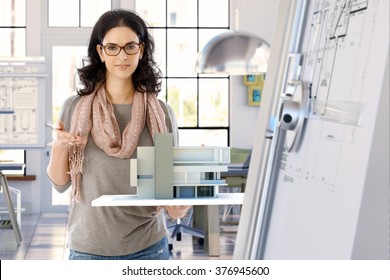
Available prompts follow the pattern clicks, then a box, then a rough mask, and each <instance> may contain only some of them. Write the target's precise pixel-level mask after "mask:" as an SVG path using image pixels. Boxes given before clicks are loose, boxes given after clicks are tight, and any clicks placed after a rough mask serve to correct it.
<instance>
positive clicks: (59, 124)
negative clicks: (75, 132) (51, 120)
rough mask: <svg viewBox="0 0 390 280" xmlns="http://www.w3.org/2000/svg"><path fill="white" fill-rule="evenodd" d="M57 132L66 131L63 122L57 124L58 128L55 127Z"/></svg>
mask: <svg viewBox="0 0 390 280" xmlns="http://www.w3.org/2000/svg"><path fill="white" fill-rule="evenodd" d="M55 129H56V130H64V123H63V122H62V121H59V122H58V123H57V124H56V127H55Z"/></svg>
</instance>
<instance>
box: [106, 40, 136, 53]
mask: <svg viewBox="0 0 390 280" xmlns="http://www.w3.org/2000/svg"><path fill="white" fill-rule="evenodd" d="M101 46H102V48H103V49H104V52H105V53H106V54H107V55H109V56H116V55H118V54H119V53H120V52H121V50H124V51H125V53H126V54H128V55H133V54H136V53H138V52H139V49H140V43H134V42H132V43H127V44H126V45H124V46H123V47H121V46H118V45H117V44H107V45H102V44H101Z"/></svg>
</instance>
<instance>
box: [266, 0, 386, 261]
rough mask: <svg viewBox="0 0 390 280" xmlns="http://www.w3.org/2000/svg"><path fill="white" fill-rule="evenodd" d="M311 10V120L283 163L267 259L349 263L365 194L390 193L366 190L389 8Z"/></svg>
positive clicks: (307, 37) (344, 1) (307, 43)
mask: <svg viewBox="0 0 390 280" xmlns="http://www.w3.org/2000/svg"><path fill="white" fill-rule="evenodd" d="M309 3H310V4H309V7H308V14H307V22H306V27H305V29H304V37H303V44H302V55H303V61H302V72H301V80H302V81H303V83H304V84H305V85H306V87H307V88H308V90H309V94H310V107H309V110H308V119H307V120H306V123H305V128H304V131H303V135H302V138H301V143H300V145H299V147H298V150H297V151H296V152H291V153H288V152H286V151H284V153H283V156H282V162H281V166H280V172H279V178H278V183H277V188H276V195H275V201H274V207H273V211H272V218H271V223H270V228H269V232H268V241H267V248H266V251H265V257H266V258H305V259H306V258H323V259H329V258H330V259H332V258H336V259H350V258H353V257H354V256H353V252H354V246H356V243H355V242H356V240H355V235H356V231H357V229H358V222H359V215H360V214H362V212H361V211H364V209H362V208H361V207H362V205H361V204H362V199H363V195H364V192H365V188H378V187H382V189H383V187H385V188H386V187H387V190H388V188H389V186H375V185H366V176H367V172H368V170H367V169H368V164H369V161H370V152H371V151H372V149H371V145H372V141H373V136H374V129H375V124H376V122H377V121H381V120H377V112H378V107H379V105H380V102H381V94H387V95H388V92H387V93H382V86H383V79H384V78H385V79H386V77H384V73H385V67H386V63H388V52H389V22H388V18H389V4H388V1H379V0H356V1H350V0H335V1H331V0H316V1H309ZM387 81H388V77H387ZM387 106H388V105H387ZM387 110H388V107H387ZM387 122H388V119H387ZM382 129H386V126H385V127H383V128H382ZM387 129H389V128H388V124H387ZM384 152H385V150H384ZM383 156H386V155H383ZM376 168H379V169H380V168H383V167H382V166H377V167H376ZM383 194H384V195H386V192H384V193H383ZM387 197H388V192H387ZM387 202H389V200H388V199H387ZM371 203H372V204H375V203H376V202H375V201H371ZM387 205H389V204H387ZM384 210H385V211H386V209H384ZM384 214H387V215H388V214H389V211H388V209H387V213H384ZM274 217H277V218H274ZM373 218H375V217H373ZM377 218H378V219H380V217H377ZM387 222H388V220H387ZM385 224H386V223H385ZM383 230H384V235H386V234H387V237H388V236H389V234H390V233H389V227H388V226H387V229H386V226H385V227H384V228H383ZM371 242H372V241H371ZM387 245H388V244H387ZM387 256H389V252H387Z"/></svg>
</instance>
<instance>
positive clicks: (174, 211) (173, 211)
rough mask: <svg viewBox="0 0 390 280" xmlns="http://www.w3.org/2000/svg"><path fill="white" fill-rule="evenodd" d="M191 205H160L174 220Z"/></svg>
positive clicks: (181, 215)
mask: <svg viewBox="0 0 390 280" xmlns="http://www.w3.org/2000/svg"><path fill="white" fill-rule="evenodd" d="M191 207H192V206H191V205H179V206H161V208H164V209H165V210H166V211H167V212H168V215H169V216H170V217H171V218H172V219H174V220H176V219H180V218H183V217H184V216H185V215H186V214H187V211H188V210H189V209H190V208H191Z"/></svg>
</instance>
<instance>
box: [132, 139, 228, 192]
mask: <svg viewBox="0 0 390 280" xmlns="http://www.w3.org/2000/svg"><path fill="white" fill-rule="evenodd" d="M153 162H154V164H151V163H153ZM229 163H230V148H229V147H173V144H172V134H170V133H160V134H156V135H155V139H154V147H138V148H137V158H136V159H131V160H130V167H131V168H130V185H131V186H132V187H137V197H138V198H156V199H170V198H196V197H218V192H219V186H226V185H227V184H226V182H225V180H221V176H220V173H221V172H224V171H225V172H226V171H227V170H228V164H229Z"/></svg>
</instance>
